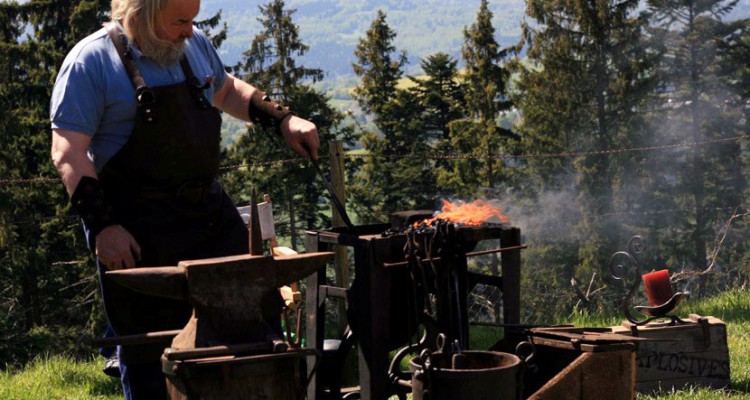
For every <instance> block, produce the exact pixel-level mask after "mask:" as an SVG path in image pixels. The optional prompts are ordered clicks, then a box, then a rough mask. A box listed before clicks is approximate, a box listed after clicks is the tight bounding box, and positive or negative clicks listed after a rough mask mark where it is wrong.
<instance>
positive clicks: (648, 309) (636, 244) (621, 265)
mask: <svg viewBox="0 0 750 400" xmlns="http://www.w3.org/2000/svg"><path fill="white" fill-rule="evenodd" d="M642 250H643V238H641V237H640V236H633V237H631V238H630V240H628V251H618V252H617V253H615V254H613V255H612V257H610V259H609V270H610V272H611V273H612V277H613V278H615V279H617V280H623V281H624V280H625V278H626V275H627V274H626V272H627V271H626V269H627V268H628V267H630V268H631V269H633V270H634V274H635V278H634V279H633V284H632V285H631V286H630V291H629V292H628V294H627V296H625V298H624V299H623V300H622V305H621V309H622V312H623V313H624V314H625V318H627V319H628V321H630V322H631V323H633V324H635V325H639V326H640V325H645V324H647V323H649V322H651V321H654V320H657V319H665V318H668V319H669V320H670V321H669V322H667V323H665V325H676V324H685V323H686V322H684V321H683V320H682V319H681V318H679V317H677V316H675V315H673V314H670V313H671V312H672V311H674V310H676V309H677V307H679V306H680V305H682V303H684V302H685V301H686V300H687V299H688V298H689V297H690V294H689V293H687V292H678V293H675V294H674V295H673V296H672V297H671V298H670V299H669V300H667V301H666V302H665V303H664V304H656V305H649V306H632V303H633V299H634V298H635V295H636V293H638V288H639V287H640V283H641V281H640V277H641V267H640V261H639V260H638V255H639V254H641V252H642ZM631 308H632V309H634V310H635V311H637V312H639V313H641V314H643V315H645V316H646V319H644V320H638V319H636V318H635V317H634V316H633V313H632V312H631Z"/></svg>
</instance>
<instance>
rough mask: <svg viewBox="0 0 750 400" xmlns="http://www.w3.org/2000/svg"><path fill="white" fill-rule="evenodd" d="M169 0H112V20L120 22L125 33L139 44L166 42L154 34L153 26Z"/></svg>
mask: <svg viewBox="0 0 750 400" xmlns="http://www.w3.org/2000/svg"><path fill="white" fill-rule="evenodd" d="M171 1H173V0H112V20H113V21H118V22H119V23H121V24H122V26H123V27H124V28H125V34H126V35H128V37H130V38H131V39H132V40H134V41H136V42H138V43H139V45H142V44H143V43H144V42H145V43H149V44H156V43H159V42H166V41H165V40H163V39H160V38H159V37H157V36H156V31H155V29H154V28H155V26H156V24H157V23H159V21H158V20H159V17H160V16H161V13H162V12H163V11H164V10H165V9H166V8H167V6H168V5H169V4H170V2H171ZM177 1H179V0H177Z"/></svg>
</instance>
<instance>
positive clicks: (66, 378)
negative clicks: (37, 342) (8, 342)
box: [0, 356, 122, 400]
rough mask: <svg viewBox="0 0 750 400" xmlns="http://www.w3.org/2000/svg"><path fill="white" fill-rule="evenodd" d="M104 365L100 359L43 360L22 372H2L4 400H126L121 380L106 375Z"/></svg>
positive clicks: (0, 394)
mask: <svg viewBox="0 0 750 400" xmlns="http://www.w3.org/2000/svg"><path fill="white" fill-rule="evenodd" d="M103 364H104V359H103V358H102V357H98V356H97V357H95V358H92V359H91V360H88V361H76V360H73V359H71V358H69V357H65V356H52V357H39V358H37V359H36V360H34V361H33V362H31V363H30V364H28V365H27V366H26V367H25V368H23V369H22V370H17V371H10V370H9V371H3V372H0V399H3V400H91V399H101V400H110V399H111V400H115V399H122V389H121V388H120V380H119V379H115V378H111V377H109V376H107V375H104V373H103V372H102V370H101V368H102V366H103Z"/></svg>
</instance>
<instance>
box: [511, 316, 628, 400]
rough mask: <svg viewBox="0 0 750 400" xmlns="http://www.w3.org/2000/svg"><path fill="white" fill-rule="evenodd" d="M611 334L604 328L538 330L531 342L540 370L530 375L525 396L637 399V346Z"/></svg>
mask: <svg viewBox="0 0 750 400" xmlns="http://www.w3.org/2000/svg"><path fill="white" fill-rule="evenodd" d="M592 329H594V331H592ZM598 335H601V336H598ZM606 335H609V332H608V330H606V331H605V330H604V329H602V328H573V327H571V328H565V329H559V328H553V329H552V330H551V331H550V330H548V329H546V328H542V329H533V330H532V334H531V335H530V337H529V339H530V341H531V342H532V343H533V344H534V346H535V348H536V355H535V359H536V360H535V361H534V363H535V364H536V365H537V367H538V370H537V371H536V372H533V373H529V372H527V373H526V378H525V379H524V397H525V398H526V399H528V400H603V399H606V400H631V399H634V398H635V349H636V346H635V344H634V343H632V342H629V341H628V340H627V338H616V337H614V336H612V335H610V336H606ZM556 336H557V337H556ZM565 336H568V337H567V338H566V337H565Z"/></svg>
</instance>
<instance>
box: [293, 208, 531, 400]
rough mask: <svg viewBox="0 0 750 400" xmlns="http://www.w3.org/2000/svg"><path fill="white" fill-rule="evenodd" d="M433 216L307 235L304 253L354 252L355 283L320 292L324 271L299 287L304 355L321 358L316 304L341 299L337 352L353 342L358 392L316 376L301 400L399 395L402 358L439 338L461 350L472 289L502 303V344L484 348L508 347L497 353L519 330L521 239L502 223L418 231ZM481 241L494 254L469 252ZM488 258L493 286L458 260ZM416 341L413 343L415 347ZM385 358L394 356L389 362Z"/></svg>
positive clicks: (440, 224)
mask: <svg viewBox="0 0 750 400" xmlns="http://www.w3.org/2000/svg"><path fill="white" fill-rule="evenodd" d="M432 215H433V211H431V210H428V211H406V212H400V213H395V214H393V215H392V217H391V223H390V224H376V225H365V226H355V227H352V228H346V227H343V228H334V229H329V230H320V231H308V232H307V235H306V248H307V250H308V251H312V252H315V251H330V250H332V249H334V248H335V247H336V246H345V247H348V248H351V249H353V253H354V276H355V279H354V281H353V283H352V285H351V287H349V288H342V287H336V286H333V285H330V284H328V283H327V282H326V276H325V271H324V270H320V271H318V272H317V273H316V274H313V275H311V276H310V277H309V278H308V279H307V293H306V303H307V306H306V307H307V308H306V313H307V328H306V329H307V333H306V336H307V343H308V347H310V348H312V349H324V342H325V339H327V338H325V337H324V335H325V324H326V313H325V299H326V298H328V297H334V298H339V299H345V301H346V304H347V315H346V318H347V323H348V326H349V327H350V328H351V333H352V335H350V337H348V338H346V339H345V340H344V342H345V341H346V340H352V339H350V338H351V337H353V338H354V339H353V340H354V341H355V342H356V345H357V348H358V357H357V359H358V366H359V368H358V370H359V377H358V383H359V385H358V387H356V388H342V387H341V381H340V380H337V377H336V376H331V375H330V374H328V375H325V374H318V376H317V377H316V378H315V379H314V381H313V382H312V383H311V385H310V386H309V387H308V398H311V399H337V398H342V397H343V398H347V397H346V396H347V394H348V393H349V391H356V392H359V395H360V397H361V398H362V399H364V400H369V399H377V400H380V399H387V398H389V397H390V396H391V395H393V394H404V393H406V392H408V390H407V389H406V388H404V387H402V386H400V385H399V383H398V382H399V381H403V380H408V379H409V377H408V376H404V373H403V372H402V371H399V368H398V365H399V363H400V360H401V359H403V358H404V357H406V356H407V355H408V354H414V353H415V352H416V353H418V352H419V350H420V349H421V348H427V347H431V346H434V343H435V340H436V338H437V337H438V335H440V334H442V335H444V336H445V340H446V341H447V342H448V343H451V344H453V343H455V345H456V346H458V347H460V348H461V349H464V350H467V349H469V348H470V343H469V339H468V338H469V325H470V321H469V313H468V304H467V303H468V301H467V299H468V296H469V293H470V292H471V290H472V288H474V287H475V286H476V285H478V284H484V285H487V286H494V287H496V288H498V289H499V290H500V291H501V293H502V316H503V324H502V325H503V326H504V327H505V328H506V329H505V337H504V338H503V340H499V341H498V343H497V344H496V345H495V346H493V348H496V349H500V350H504V349H507V348H508V347H509V346H506V344H508V345H510V344H511V343H515V342H516V340H515V339H514V340H509V341H507V342H508V343H505V341H506V339H508V335H509V331H510V330H509V329H508V327H512V326H514V325H516V326H517V325H519V324H520V273H521V271H520V268H521V257H520V256H521V250H522V249H523V248H524V246H523V245H522V244H521V232H520V229H518V228H515V227H511V226H508V225H507V224H505V223H481V224H471V225H470V224H462V223H454V222H446V221H437V222H434V221H433V222H429V223H419V221H423V220H425V219H427V218H430V217H432ZM483 241H488V242H489V243H490V244H492V245H493V246H496V247H495V248H493V249H490V250H484V251H475V249H476V247H477V244H478V243H480V242H483ZM490 253H499V254H500V256H501V257H500V268H499V272H500V275H499V276H498V275H486V274H480V273H476V272H472V271H469V269H468V262H467V258H470V257H472V256H477V255H481V254H490ZM419 332H422V333H423V334H422V337H421V339H417V340H415V339H414V338H415V335H416V334H418V333H419ZM346 347H347V348H349V346H346ZM330 351H336V349H328V352H330ZM392 351H397V353H396V356H395V358H393V359H391V358H390V357H389V352H392ZM334 358H335V357H334ZM324 359H325V357H324ZM321 368H323V369H325V368H326V367H325V366H321Z"/></svg>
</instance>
